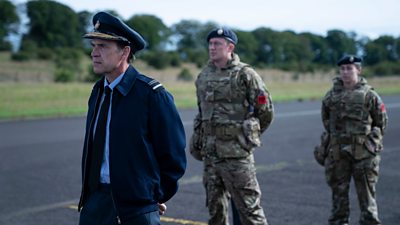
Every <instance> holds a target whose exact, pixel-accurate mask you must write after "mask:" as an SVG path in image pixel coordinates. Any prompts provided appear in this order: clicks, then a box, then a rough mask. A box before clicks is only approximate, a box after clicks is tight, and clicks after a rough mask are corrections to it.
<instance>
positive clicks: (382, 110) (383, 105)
mask: <svg viewBox="0 0 400 225" xmlns="http://www.w3.org/2000/svg"><path fill="white" fill-rule="evenodd" d="M381 112H386V108H385V104H383V102H382V103H381Z"/></svg>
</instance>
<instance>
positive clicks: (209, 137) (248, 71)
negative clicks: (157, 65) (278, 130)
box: [190, 28, 273, 225]
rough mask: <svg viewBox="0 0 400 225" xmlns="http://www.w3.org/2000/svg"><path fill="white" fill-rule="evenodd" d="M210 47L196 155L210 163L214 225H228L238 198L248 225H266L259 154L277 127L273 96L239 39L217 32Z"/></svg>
mask: <svg viewBox="0 0 400 225" xmlns="http://www.w3.org/2000/svg"><path fill="white" fill-rule="evenodd" d="M207 41H208V49H209V57H210V61H209V62H208V64H207V65H206V67H205V68H204V69H203V70H202V71H201V73H200V74H199V76H198V78H197V80H196V89H197V99H198V107H199V113H198V114H197V116H196V118H195V120H194V134H193V136H192V138H191V143H190V151H191V154H192V155H193V156H194V157H195V158H196V159H198V160H203V161H204V176H203V183H204V187H205V189H206V195H207V207H208V209H209V214H210V219H209V224H211V225H225V224H228V220H227V214H228V213H227V208H228V203H229V199H230V198H232V200H233V202H234V204H235V206H236V208H237V210H238V212H239V217H240V220H241V222H242V224H244V225H250V224H264V225H265V224H267V220H266V217H265V215H264V211H263V208H262V207H261V203H260V199H261V190H260V187H259V185H258V181H257V178H256V171H255V166H254V157H253V151H254V149H255V148H256V147H258V146H260V145H261V141H260V135H261V133H262V132H264V131H265V130H266V129H267V128H268V126H269V125H270V123H271V122H272V118H273V105H272V101H271V95H270V94H269V92H268V90H267V89H266V87H265V84H264V82H263V81H262V79H261V77H260V76H259V75H258V74H257V73H256V72H255V70H254V69H252V68H251V67H250V66H249V65H247V64H244V63H242V62H240V59H239V57H238V55H237V54H235V53H234V52H233V51H234V48H235V45H236V43H237V37H236V34H235V33H234V32H233V31H232V30H230V29H228V28H218V29H214V30H212V31H211V32H210V33H209V34H208V36H207Z"/></svg>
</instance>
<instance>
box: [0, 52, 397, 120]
mask: <svg viewBox="0 0 400 225" xmlns="http://www.w3.org/2000/svg"><path fill="white" fill-rule="evenodd" d="M8 58H9V56H8V55H6V54H4V53H1V54H0V68H1V70H0V120H10V119H30V118H45V117H52V118H54V117H66V116H82V115H85V113H86V110H87V99H88V97H89V94H90V91H91V89H92V85H93V83H78V82H75V83H65V84H64V83H54V82H52V73H53V72H54V66H53V65H52V64H50V63H48V62H44V61H30V62H25V63H18V62H12V61H10V60H9V59H8ZM135 66H137V68H138V69H139V71H141V72H143V73H144V74H147V75H150V76H152V77H154V78H155V79H157V80H159V81H161V82H162V83H163V84H164V86H165V87H166V88H167V89H168V90H169V91H170V92H171V93H172V94H173V96H174V98H175V102H176V105H177V106H178V108H181V109H184V108H194V107H196V96H195V87H194V82H193V81H192V82H181V81H177V79H176V76H177V74H178V73H179V71H180V69H181V68H169V69H166V70H162V71H159V70H154V69H151V68H149V67H147V66H146V65H144V64H143V63H141V62H140V61H138V62H135ZM185 67H187V68H189V69H190V70H191V73H192V74H193V75H194V76H195V75H197V74H198V72H199V68H196V67H195V66H193V65H185ZM257 72H258V73H259V74H260V75H261V76H262V77H263V79H264V81H265V82H266V83H267V87H268V89H269V91H270V92H271V94H272V97H273V101H274V102H282V101H303V100H309V99H312V100H320V99H321V98H322V96H323V95H324V94H325V93H326V91H327V90H328V89H329V88H330V86H331V79H332V77H333V76H334V75H335V74H334V73H335V72H334V71H333V72H330V73H328V74H304V75H300V78H297V79H293V77H294V75H293V73H290V72H283V71H276V70H257ZM295 75H297V74H295ZM368 81H369V83H370V84H371V85H373V86H374V88H375V89H376V90H377V92H378V93H379V94H381V95H391V94H400V76H394V77H384V78H379V79H378V78H374V79H372V78H369V79H368Z"/></svg>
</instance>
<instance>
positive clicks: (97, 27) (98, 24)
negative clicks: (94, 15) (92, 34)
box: [94, 20, 100, 30]
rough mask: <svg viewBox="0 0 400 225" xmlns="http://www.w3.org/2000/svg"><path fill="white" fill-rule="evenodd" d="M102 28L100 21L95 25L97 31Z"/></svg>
mask: <svg viewBox="0 0 400 225" xmlns="http://www.w3.org/2000/svg"><path fill="white" fill-rule="evenodd" d="M99 27H100V21H98V20H97V22H96V24H95V25H94V29H95V30H97V29H99Z"/></svg>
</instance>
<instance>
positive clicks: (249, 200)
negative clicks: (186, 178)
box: [203, 155, 268, 225]
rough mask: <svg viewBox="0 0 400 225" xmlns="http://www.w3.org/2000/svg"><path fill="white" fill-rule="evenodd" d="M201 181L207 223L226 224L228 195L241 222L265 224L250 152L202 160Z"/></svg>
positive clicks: (212, 224)
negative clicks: (239, 157)
mask: <svg viewBox="0 0 400 225" xmlns="http://www.w3.org/2000/svg"><path fill="white" fill-rule="evenodd" d="M204 165H205V166H204V176H203V184H204V187H205V189H206V194H207V201H206V204H207V207H208V211H209V214H210V219H209V222H208V224H210V225H227V224H228V204H229V200H230V197H231V198H232V200H233V202H234V204H235V206H236V209H237V211H238V212H239V217H240V220H241V222H242V224H243V225H250V224H263V225H267V224H268V223H267V219H266V217H265V215H264V211H263V209H262V207H261V203H260V200H261V190H260V187H259V185H258V181H257V178H256V171H255V167H254V158H253V155H250V156H248V157H246V158H241V159H224V160H210V159H205V161H204Z"/></svg>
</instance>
